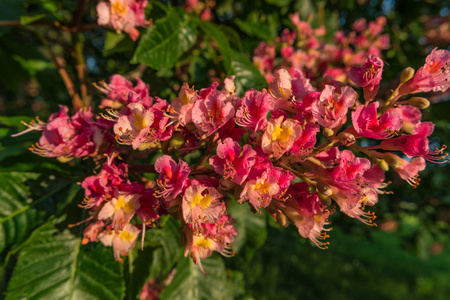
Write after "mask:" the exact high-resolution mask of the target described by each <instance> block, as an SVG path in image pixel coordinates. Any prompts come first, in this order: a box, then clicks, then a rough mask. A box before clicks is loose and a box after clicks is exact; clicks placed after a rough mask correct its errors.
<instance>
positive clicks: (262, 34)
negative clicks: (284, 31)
mask: <svg viewBox="0 0 450 300" xmlns="http://www.w3.org/2000/svg"><path fill="white" fill-rule="evenodd" d="M236 25H237V26H238V27H239V28H240V29H241V30H242V31H244V32H245V33H246V34H248V35H249V36H255V37H258V38H260V39H263V40H265V41H273V40H274V39H275V37H276V36H277V27H278V25H279V20H278V17H277V16H276V15H275V14H273V15H265V14H262V13H260V12H258V11H253V12H251V13H250V14H248V16H247V18H246V19H245V20H239V19H236Z"/></svg>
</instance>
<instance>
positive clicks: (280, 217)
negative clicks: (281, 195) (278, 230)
mask: <svg viewBox="0 0 450 300" xmlns="http://www.w3.org/2000/svg"><path fill="white" fill-rule="evenodd" d="M276 220H277V223H278V224H280V225H281V227H284V228H286V227H288V226H289V220H288V218H287V217H286V215H285V214H284V213H283V212H281V211H280V212H278V213H277V214H276Z"/></svg>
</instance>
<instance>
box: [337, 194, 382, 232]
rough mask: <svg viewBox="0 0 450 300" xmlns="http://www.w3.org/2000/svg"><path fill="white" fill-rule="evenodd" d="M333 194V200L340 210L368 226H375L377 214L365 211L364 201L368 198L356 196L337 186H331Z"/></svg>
mask: <svg viewBox="0 0 450 300" xmlns="http://www.w3.org/2000/svg"><path fill="white" fill-rule="evenodd" d="M330 187H331V190H332V192H333V194H332V195H331V198H332V199H333V200H334V201H336V203H337V204H338V205H339V209H340V210H341V211H342V212H343V213H344V214H346V215H347V216H349V217H351V218H355V219H357V220H359V221H361V222H362V223H364V224H367V225H373V220H374V219H375V214H374V213H372V212H370V211H368V212H365V211H364V201H366V200H367V199H368V198H367V197H364V196H362V195H360V194H355V193H354V192H352V191H350V190H342V189H340V188H337V187H335V186H330Z"/></svg>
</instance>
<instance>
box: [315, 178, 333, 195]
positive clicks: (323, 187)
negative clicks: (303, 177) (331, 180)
mask: <svg viewBox="0 0 450 300" xmlns="http://www.w3.org/2000/svg"><path fill="white" fill-rule="evenodd" d="M317 189H318V190H319V193H321V194H324V195H325V196H331V195H332V194H333V191H332V190H331V188H330V186H329V185H328V184H326V183H325V182H322V181H319V183H317Z"/></svg>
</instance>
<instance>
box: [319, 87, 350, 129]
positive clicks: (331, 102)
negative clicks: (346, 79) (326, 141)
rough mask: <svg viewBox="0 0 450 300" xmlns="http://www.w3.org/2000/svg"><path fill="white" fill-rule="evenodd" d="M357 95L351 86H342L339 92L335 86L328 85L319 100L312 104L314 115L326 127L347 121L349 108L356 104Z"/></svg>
mask: <svg viewBox="0 0 450 300" xmlns="http://www.w3.org/2000/svg"><path fill="white" fill-rule="evenodd" d="M357 96H358V95H357V94H356V92H355V91H354V90H353V89H352V88H351V87H348V86H345V87H342V88H341V92H340V93H338V92H337V91H336V88H335V87H334V86H331V85H326V86H325V89H324V90H323V91H322V93H321V94H320V98H319V101H315V102H313V104H312V115H313V117H314V119H315V120H316V122H317V123H319V125H321V126H323V127H325V128H331V129H332V128H335V127H338V126H339V125H340V124H341V123H342V122H344V121H345V118H346V115H347V111H348V108H349V107H350V106H353V105H354V104H355V100H356V97H357Z"/></svg>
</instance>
